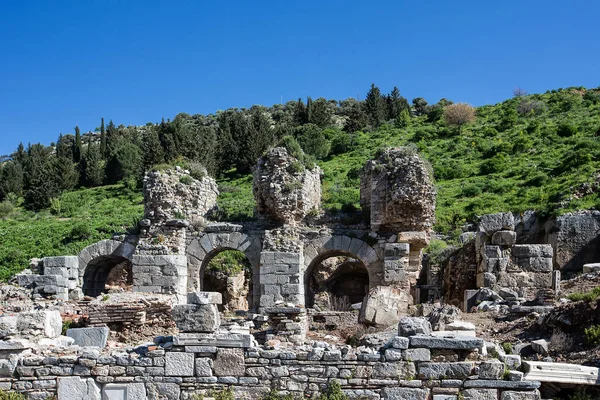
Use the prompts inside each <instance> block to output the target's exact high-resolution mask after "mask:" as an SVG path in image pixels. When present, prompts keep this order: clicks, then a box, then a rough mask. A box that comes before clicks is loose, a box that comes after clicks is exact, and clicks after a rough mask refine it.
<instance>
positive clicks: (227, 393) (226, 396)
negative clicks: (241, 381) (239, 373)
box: [210, 387, 235, 400]
mask: <svg viewBox="0 0 600 400" xmlns="http://www.w3.org/2000/svg"><path fill="white" fill-rule="evenodd" d="M210 396H211V397H214V399H215V400H235V397H234V396H233V388H231V387H228V388H227V389H223V390H213V391H211V392H210Z"/></svg>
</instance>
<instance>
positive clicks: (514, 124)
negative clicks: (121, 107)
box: [0, 85, 600, 279]
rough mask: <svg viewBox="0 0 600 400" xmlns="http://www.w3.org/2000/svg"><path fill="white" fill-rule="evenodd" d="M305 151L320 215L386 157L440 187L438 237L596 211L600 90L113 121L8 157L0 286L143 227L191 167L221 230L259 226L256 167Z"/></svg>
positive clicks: (355, 207)
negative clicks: (497, 222) (378, 156)
mask: <svg viewBox="0 0 600 400" xmlns="http://www.w3.org/2000/svg"><path fill="white" fill-rule="evenodd" d="M281 142H285V143H288V144H290V143H293V144H297V145H299V146H300V147H301V148H302V149H303V150H304V152H305V153H306V154H307V156H308V157H307V158H308V161H309V162H316V163H318V164H319V165H320V166H321V168H322V169H323V171H324V174H325V175H324V179H323V206H324V208H325V210H326V211H327V212H329V213H344V214H350V215H352V214H353V213H359V211H360V210H359V208H360V206H359V176H360V169H361V168H362V166H363V165H364V163H365V161H366V160H367V159H369V158H371V157H373V156H374V154H375V152H376V151H377V150H378V149H379V148H382V147H389V146H401V145H402V146H414V148H415V149H416V150H417V151H418V152H419V153H420V154H421V155H422V156H423V157H425V158H426V159H427V160H428V161H429V162H430V164H431V167H432V170H433V173H434V177H435V180H436V185H437V191H438V198H437V212H436V213H437V224H436V227H435V228H436V230H437V231H438V232H440V233H444V234H447V235H449V236H450V237H454V236H456V235H457V234H458V233H459V232H460V230H461V227H462V226H464V224H466V223H469V222H471V221H475V220H476V219H477V218H478V216H479V215H482V214H486V213H491V212H498V211H513V212H523V211H525V210H528V209H531V210H537V211H538V212H540V213H541V214H542V215H554V214H560V213H564V212H568V211H572V210H576V209H586V208H590V207H595V208H597V209H600V198H599V194H598V193H599V191H600V190H599V186H600V173H599V171H600V88H596V89H585V88H583V87H577V88H575V87H573V88H568V89H558V90H552V91H548V92H546V93H544V94H531V95H529V94H527V93H526V92H525V91H523V90H520V89H518V90H515V92H514V96H513V97H512V98H511V99H508V100H506V101H504V102H502V103H499V104H496V105H487V106H482V107H477V108H474V107H472V106H470V105H468V104H464V103H453V102H452V101H449V100H447V99H441V100H440V101H439V102H437V103H435V104H428V103H427V101H426V100H425V99H423V98H415V99H413V100H412V102H409V101H408V100H407V99H405V98H404V97H402V95H401V94H400V91H399V90H398V88H393V90H391V91H390V93H388V94H382V93H381V91H380V89H379V88H378V87H377V86H375V85H372V86H371V88H370V90H369V92H368V94H367V96H366V98H365V99H364V100H362V101H358V100H356V99H353V98H349V99H346V100H342V101H336V100H327V99H324V98H318V99H314V100H313V99H312V98H310V97H309V98H307V99H305V100H303V99H298V100H297V101H290V102H287V103H285V104H277V105H273V106H271V107H264V106H258V105H257V106H252V107H251V108H249V109H237V108H235V109H228V110H224V111H217V112H215V113H214V114H210V115H199V114H196V115H188V114H183V113H182V114H178V115H177V116H175V117H174V118H173V119H172V120H166V121H165V120H164V119H163V120H162V121H161V122H159V123H148V124H146V125H145V126H124V125H118V126H117V125H116V124H115V123H114V122H113V121H110V120H109V122H108V124H105V120H104V119H101V121H100V126H99V128H98V129H97V131H96V132H88V133H83V134H82V133H81V131H80V129H79V128H78V127H75V128H74V133H73V134H61V135H59V137H58V140H57V142H56V143H52V144H51V145H50V146H44V145H42V144H29V145H28V146H27V147H25V146H24V145H23V144H21V145H20V146H19V147H18V148H17V149H16V150H15V151H14V153H12V154H11V155H10V156H5V157H2V158H0V160H2V162H1V163H0V242H1V246H0V278H3V279H6V278H7V277H8V276H10V275H11V274H12V273H14V272H15V271H18V270H20V269H23V268H24V267H26V265H27V261H28V259H29V258H31V257H39V256H47V255H55V254H63V253H65V252H70V253H76V252H77V251H78V249H80V248H82V247H83V246H85V245H86V244H87V243H89V242H91V241H94V240H98V239H100V238H104V237H109V236H110V235H112V233H113V232H115V231H123V230H124V229H126V228H127V227H128V226H132V225H135V222H134V219H135V218H136V217H138V218H139V217H141V215H142V204H141V190H140V187H141V182H142V177H143V173H144V171H146V170H149V169H153V168H164V167H165V166H168V165H173V164H178V165H185V166H186V167H187V168H190V169H192V170H193V171H197V173H199V174H200V173H203V172H202V171H203V168H201V167H200V166H204V167H205V168H206V170H208V172H209V173H210V174H211V175H213V176H215V177H216V178H217V181H218V183H219V188H220V191H221V195H220V196H219V200H218V202H219V206H220V210H219V212H218V213H216V214H215V218H216V219H220V220H245V219H251V218H253V208H254V199H253V197H252V188H251V186H252V178H251V175H250V172H251V169H252V167H253V165H254V163H255V162H256V160H257V159H258V158H259V157H260V156H261V155H262V154H263V153H264V152H265V151H266V150H267V149H268V148H270V147H272V146H274V145H276V144H278V143H281Z"/></svg>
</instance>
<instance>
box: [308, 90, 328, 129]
mask: <svg viewBox="0 0 600 400" xmlns="http://www.w3.org/2000/svg"><path fill="white" fill-rule="evenodd" d="M309 99H310V97H309ZM332 115H333V112H332V110H331V106H330V104H329V102H328V101H327V100H326V99H324V98H323V97H319V98H318V99H317V100H315V101H312V100H311V107H310V113H309V117H308V123H309V124H315V125H318V126H320V127H321V128H325V127H327V126H329V125H331V116H332Z"/></svg>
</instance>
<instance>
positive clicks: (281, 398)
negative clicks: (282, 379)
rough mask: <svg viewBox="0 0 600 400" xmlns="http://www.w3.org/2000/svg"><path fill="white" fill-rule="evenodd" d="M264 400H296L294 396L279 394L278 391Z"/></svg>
mask: <svg viewBox="0 0 600 400" xmlns="http://www.w3.org/2000/svg"><path fill="white" fill-rule="evenodd" d="M262 400H294V396H292V395H291V394H286V395H283V394H278V393H277V391H276V390H271V391H270V392H269V394H267V395H266V396H265V397H263V398H262Z"/></svg>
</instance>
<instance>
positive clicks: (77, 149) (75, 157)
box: [73, 126, 83, 162]
mask: <svg viewBox="0 0 600 400" xmlns="http://www.w3.org/2000/svg"><path fill="white" fill-rule="evenodd" d="M82 148H83V146H82V145H81V132H80V130H79V127H78V126H76V127H75V147H74V148H73V160H74V161H75V162H79V161H81V149H82Z"/></svg>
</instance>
